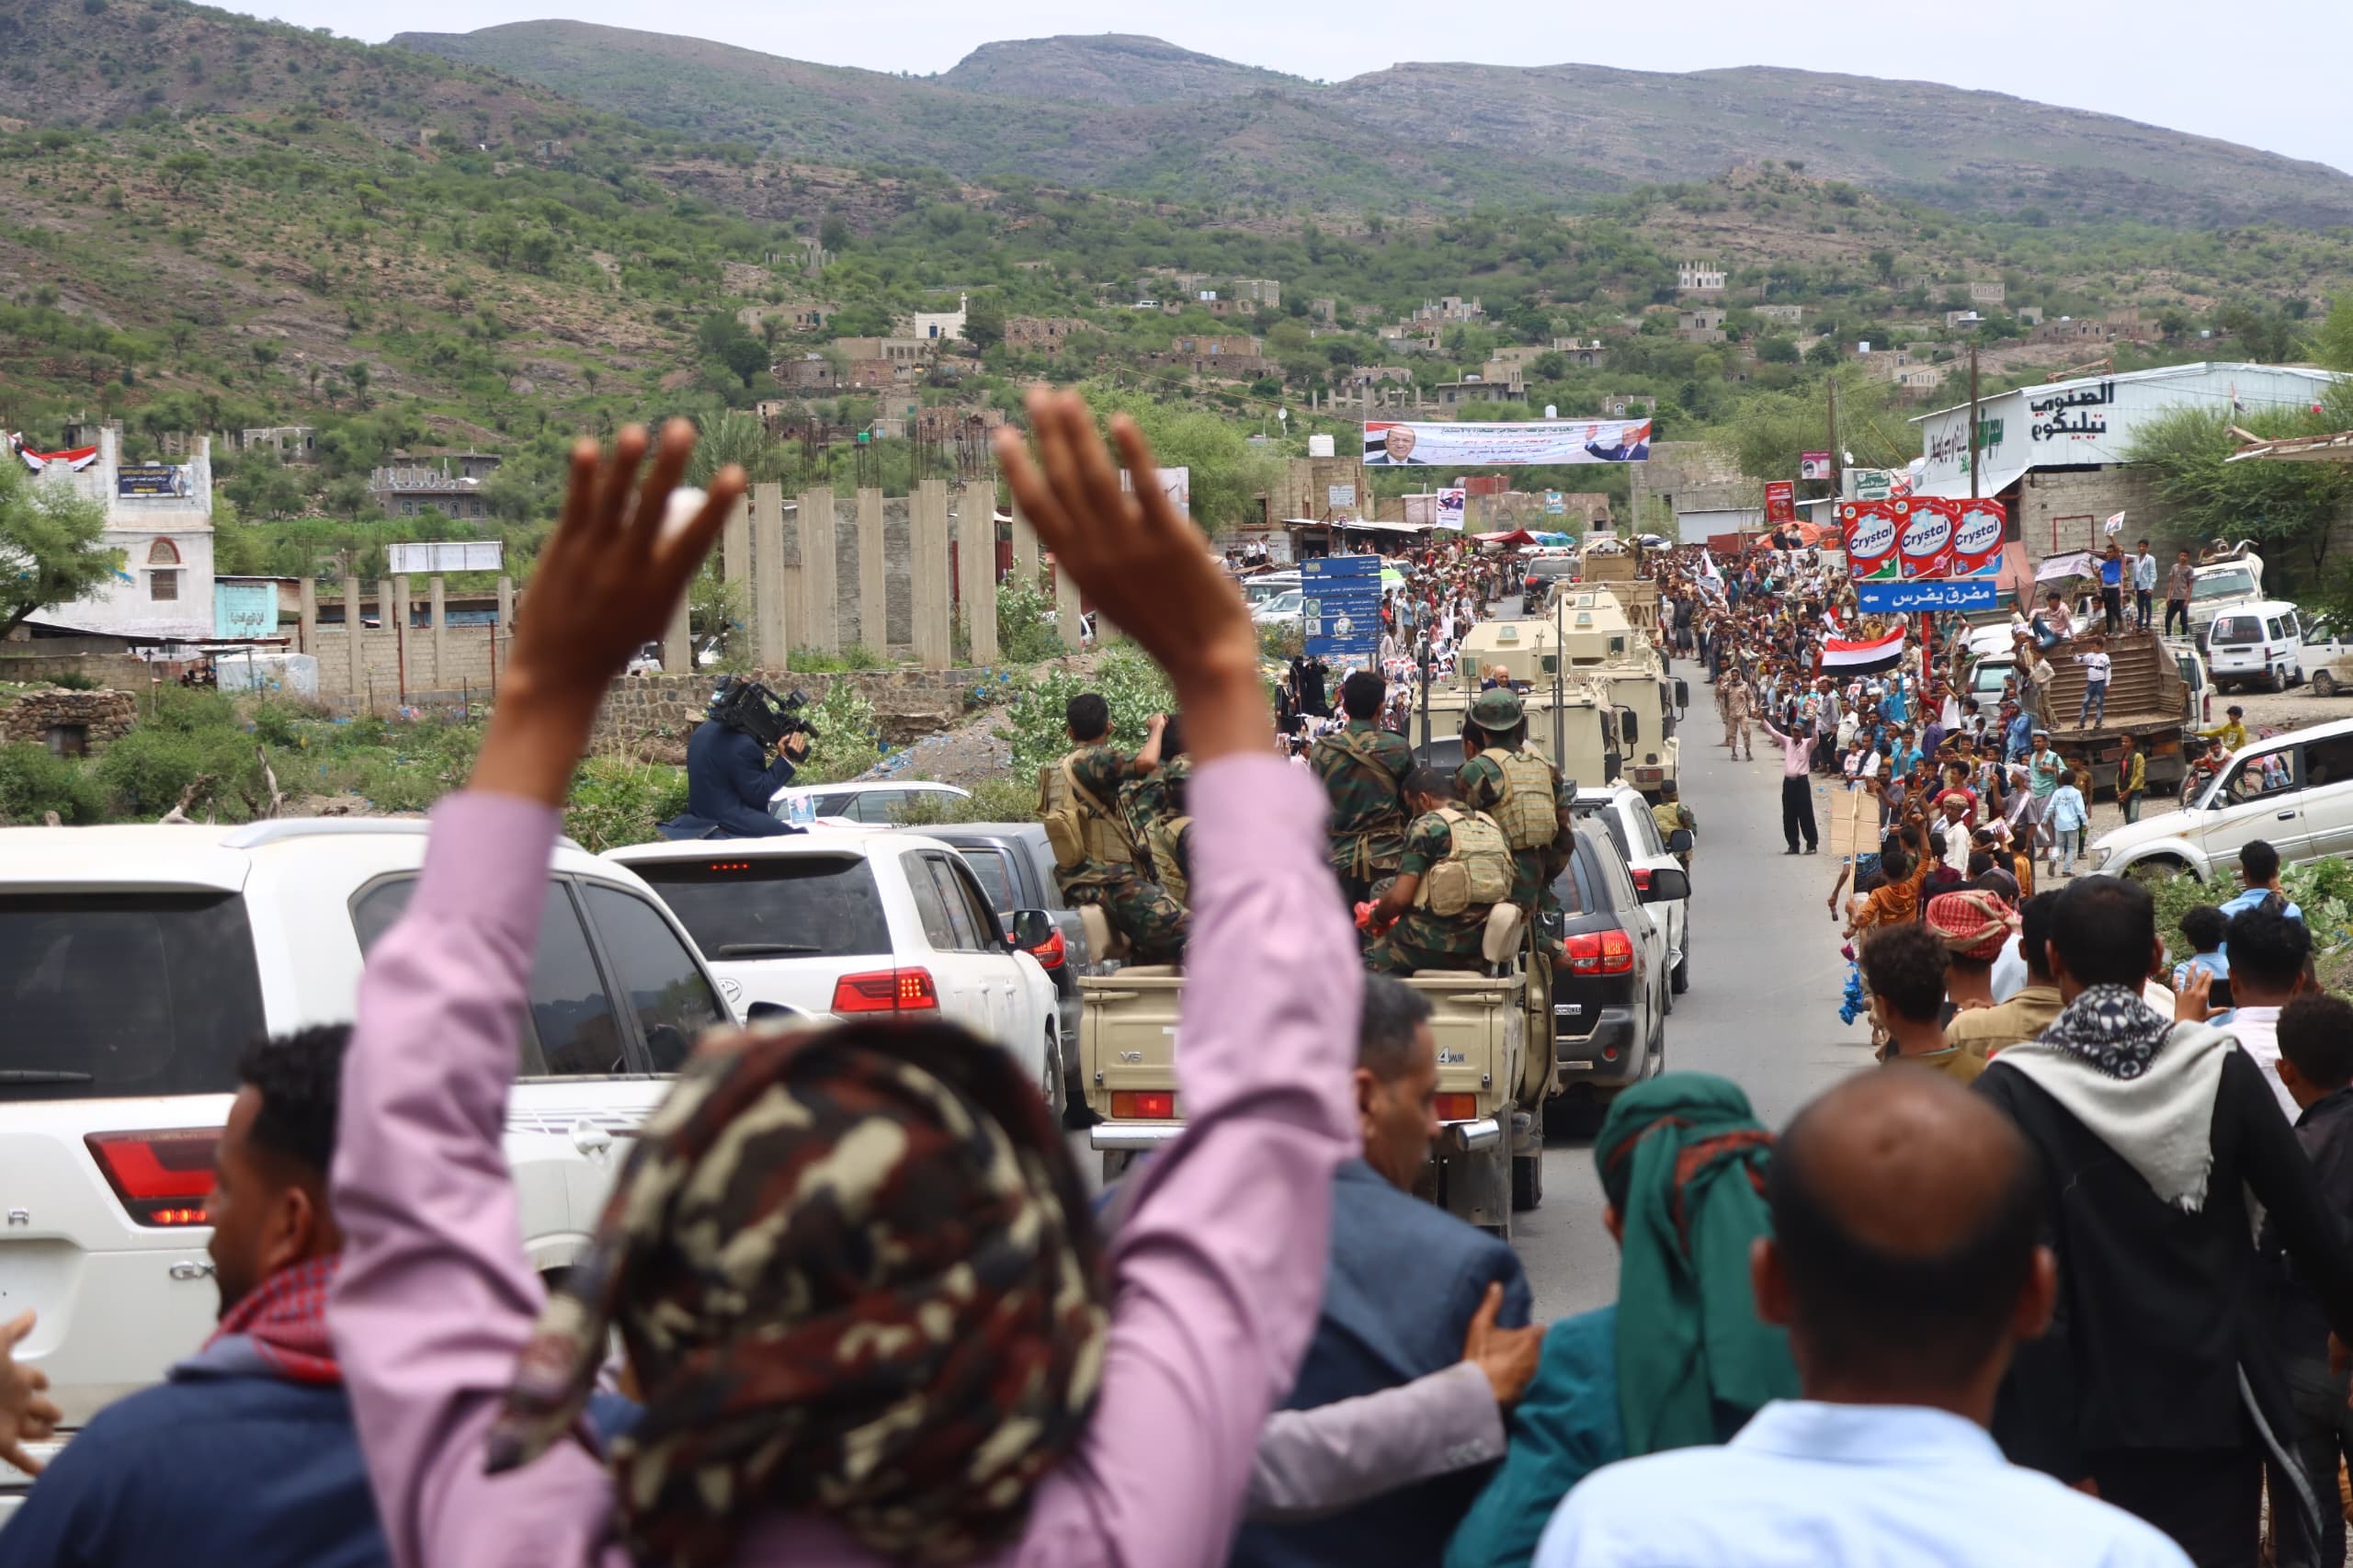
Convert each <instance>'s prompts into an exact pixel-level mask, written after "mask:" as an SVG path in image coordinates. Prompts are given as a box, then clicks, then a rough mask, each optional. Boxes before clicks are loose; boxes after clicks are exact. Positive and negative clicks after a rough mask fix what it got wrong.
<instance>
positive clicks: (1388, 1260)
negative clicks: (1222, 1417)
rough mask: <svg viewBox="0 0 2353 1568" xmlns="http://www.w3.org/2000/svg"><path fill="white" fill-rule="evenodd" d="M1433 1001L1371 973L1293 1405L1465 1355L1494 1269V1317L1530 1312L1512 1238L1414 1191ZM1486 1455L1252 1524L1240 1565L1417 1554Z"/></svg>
mask: <svg viewBox="0 0 2353 1568" xmlns="http://www.w3.org/2000/svg"><path fill="white" fill-rule="evenodd" d="M1429 1017H1430V1005H1429V1003H1428V1001H1427V1000H1426V999H1425V998H1424V997H1423V996H1422V995H1421V994H1419V993H1417V992H1415V990H1414V989H1413V988H1412V987H1410V986H1408V985H1406V984H1404V983H1402V982H1400V981H1396V980H1392V979H1391V978H1390V977H1388V976H1387V975H1379V974H1374V975H1367V976H1366V977H1365V994H1364V1021H1363V1024H1362V1027H1361V1031H1360V1033H1359V1034H1358V1045H1357V1069H1356V1092H1357V1105H1358V1114H1359V1116H1360V1118H1361V1119H1362V1122H1363V1127H1364V1153H1365V1157H1364V1158H1363V1159H1361V1160H1351V1161H1349V1162H1348V1163H1347V1165H1342V1166H1341V1167H1340V1172H1339V1176H1338V1179H1337V1182H1336V1186H1335V1187H1334V1191H1333V1195H1332V1260H1331V1264H1330V1267H1329V1271H1328V1273H1327V1275H1326V1278H1325V1282H1324V1311H1323V1316H1322V1318H1321V1320H1320V1321H1319V1322H1318V1323H1317V1324H1316V1328H1315V1337H1314V1339H1313V1340H1312V1341H1310V1342H1309V1345H1308V1347H1307V1357H1306V1359H1305V1360H1304V1361H1303V1362H1302V1364H1301V1367H1300V1369H1299V1381H1297V1383H1296V1384H1295V1385H1294V1386H1293V1387H1292V1389H1291V1392H1290V1397H1289V1398H1288V1399H1286V1400H1285V1401H1284V1402H1283V1403H1284V1408H1286V1409H1290V1410H1312V1409H1314V1408H1315V1407H1317V1406H1319V1405H1324V1404H1329V1403H1333V1402H1334V1401H1336V1400H1342V1399H1349V1398H1353V1397H1354V1396H1356V1395H1358V1394H1368V1393H1377V1392H1381V1391H1382V1390H1384V1389H1392V1388H1396V1387H1400V1386H1402V1385H1404V1384H1405V1383H1409V1382H1412V1381H1415V1379H1417V1378H1421V1377H1423V1376H1425V1375H1427V1374H1428V1373H1431V1372H1436V1371H1438V1370H1440V1369H1444V1368H1447V1367H1449V1366H1452V1365H1453V1364H1455V1363H1456V1362H1458V1361H1460V1360H1461V1359H1462V1343H1463V1335H1464V1333H1465V1331H1466V1330H1467V1329H1468V1328H1469V1327H1470V1324H1471V1320H1472V1316H1473V1315H1475V1314H1476V1313H1477V1312H1478V1310H1479V1303H1480V1301H1481V1299H1482V1298H1483V1297H1484V1295H1485V1294H1486V1290H1487V1287H1488V1285H1489V1284H1490V1283H1491V1282H1497V1281H1500V1282H1501V1283H1502V1285H1503V1287H1504V1306H1503V1311H1502V1312H1500V1313H1499V1314H1497V1321H1498V1322H1499V1323H1500V1324H1503V1325H1504V1326H1506V1327H1507V1328H1517V1327H1518V1326H1520V1325H1522V1324H1526V1323H1527V1322H1528V1312H1529V1290H1528V1278H1527V1276H1526V1274H1525V1273H1524V1272H1523V1271H1522V1270H1521V1267H1520V1263H1519V1257H1518V1255H1517V1254H1515V1253H1514V1252H1513V1251H1512V1250H1511V1247H1510V1246H1509V1245H1508V1244H1506V1243H1504V1242H1502V1241H1500V1240H1498V1239H1496V1238H1495V1237H1494V1236H1491V1235H1489V1234H1487V1233H1485V1232H1484V1231H1481V1230H1479V1229H1477V1228H1475V1227H1473V1226H1471V1225H1467V1224H1465V1223H1463V1221H1461V1220H1458V1219H1456V1218H1455V1217H1454V1216H1453V1215H1451V1214H1449V1213H1447V1212H1446V1211H1445V1210H1442V1209H1438V1208H1437V1207H1435V1206H1433V1205H1431V1204H1429V1203H1426V1202H1424V1201H1423V1200H1422V1199H1418V1198H1415V1197H1414V1196H1413V1191H1412V1188H1413V1185H1414V1178H1415V1176H1416V1175H1418V1174H1419V1172H1420V1170H1421V1167H1422V1162H1423V1160H1424V1159H1425V1158H1426V1157H1427V1154H1428V1153H1429V1147H1430V1141H1431V1140H1432V1139H1433V1138H1435V1137H1437V1135H1438V1050H1437V1044H1436V1042H1435V1040H1433V1039H1432V1037H1431V1034H1430V1025H1429ZM1493 1470H1494V1466H1492V1465H1484V1464H1483V1465H1478V1466H1476V1467H1473V1468H1468V1469H1462V1470H1458V1471H1453V1472H1452V1473H1450V1474H1446V1475H1441V1476H1438V1477H1437V1478H1435V1479H1433V1480H1430V1481H1426V1482H1423V1483H1419V1484H1418V1485H1414V1486H1407V1487H1402V1488H1400V1489H1398V1490H1396V1491H1393V1492H1389V1493H1386V1494H1382V1495H1381V1496H1379V1497H1375V1498H1373V1499H1372V1500H1371V1501H1370V1502H1366V1503H1362V1504H1359V1505H1358V1506H1356V1507H1353V1508H1349V1509H1347V1510H1346V1511H1345V1512H1342V1513H1338V1514H1335V1515H1333V1516H1331V1517H1328V1518H1324V1519H1321V1520H1318V1521H1317V1522H1315V1523H1313V1524H1303V1525H1285V1526H1269V1525H1251V1526H1247V1527H1245V1528H1244V1529H1243V1531H1242V1533H1241V1536H1240V1538H1239V1539H1238V1540H1236V1541H1235V1543H1234V1551H1233V1564H1234V1565H1235V1568H1309V1565H1311V1564H1313V1565H1318V1568H1321V1565H1324V1564H1331V1563H1347V1564H1348V1565H1349V1568H1381V1565H1383V1564H1392V1563H1393V1564H1397V1565H1398V1568H1405V1565H1407V1564H1413V1565H1415V1568H1422V1565H1427V1564H1428V1563H1433V1562H1438V1560H1439V1558H1441V1557H1442V1556H1444V1555H1445V1552H1446V1542H1447V1538H1448V1537H1449V1536H1450V1535H1451V1534H1452V1533H1453V1531H1454V1527H1455V1525H1456V1524H1457V1523H1459V1522H1460V1521H1461V1518H1462V1516H1463V1515H1464V1513H1466V1512H1467V1511H1468V1510H1469V1508H1470V1506H1471V1503H1472V1499H1474V1498H1475V1497H1477V1496H1478V1494H1479V1489H1480V1487H1481V1486H1483V1485H1484V1484H1485V1483H1486V1480H1487V1477H1488V1475H1489V1474H1490V1473H1491V1472H1492V1471H1493Z"/></svg>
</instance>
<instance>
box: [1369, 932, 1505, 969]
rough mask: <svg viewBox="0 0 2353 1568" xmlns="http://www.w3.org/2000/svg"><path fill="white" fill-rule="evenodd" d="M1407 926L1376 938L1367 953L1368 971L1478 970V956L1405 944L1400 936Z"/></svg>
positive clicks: (1470, 953)
mask: <svg viewBox="0 0 2353 1568" xmlns="http://www.w3.org/2000/svg"><path fill="white" fill-rule="evenodd" d="M1403 927H1404V921H1402V920H1401V921H1399V922H1398V923H1397V924H1396V925H1395V926H1391V927H1390V928H1389V929H1388V930H1387V931H1386V932H1384V933H1382V934H1381V936H1379V937H1374V938H1373V940H1372V943H1371V945H1370V946H1369V947H1367V948H1366V949H1365V950H1364V967H1365V968H1367V969H1369V970H1370V971H1372V972H1373V973H1375V974H1394V975H1408V974H1420V973H1423V972H1424V971H1428V970H1449V969H1450V970H1469V971H1477V970H1478V968H1479V966H1480V962H1481V960H1480V957H1479V955H1478V954H1477V953H1476V952H1469V953H1449V952H1443V951H1441V950H1439V949H1437V948H1426V947H1424V946H1422V945H1421V944H1420V943H1418V942H1410V941H1404V940H1401V939H1400V938H1399V937H1398V932H1399V931H1400V930H1401V929H1402V928H1403Z"/></svg>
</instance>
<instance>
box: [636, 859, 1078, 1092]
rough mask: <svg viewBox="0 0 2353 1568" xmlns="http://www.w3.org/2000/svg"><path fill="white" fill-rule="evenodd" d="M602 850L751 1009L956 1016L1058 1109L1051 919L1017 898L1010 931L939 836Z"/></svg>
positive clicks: (1058, 1019) (1059, 1058)
mask: <svg viewBox="0 0 2353 1568" xmlns="http://www.w3.org/2000/svg"><path fill="white" fill-rule="evenodd" d="M605 858H607V859H608V860H610V861H614V862H617V863H619V864H620V865H624V866H627V867H628V868H629V869H631V870H632V871H634V872H636V873H637V874H638V875H639V876H641V877H642V878H644V879H645V881H646V882H647V883H648V884H649V885H651V886H652V887H653V888H654V891H655V892H658V893H659V894H660V895H661V896H662V898H663V899H664V900H665V902H666V903H668V904H669V906H670V907H671V908H672V909H673V910H675V911H676V912H677V916H678V919H679V920H680V921H681V922H682V923H683V924H684V925H685V926H686V927H687V929H688V931H689V932H691V933H693V935H694V937H695V940H696V941H697V942H699V944H701V946H702V949H703V951H704V952H706V953H707V954H709V955H710V967H711V971H712V972H713V973H715V974H717V975H718V976H719V981H720V984H721V986H722V988H725V989H726V991H727V994H728V996H729V999H730V1000H731V1001H738V1002H740V1004H741V1005H742V1006H744V1007H745V1010H746V1011H747V1012H748V1011H751V1010H754V1009H757V1008H761V1007H765V1006H784V1007H789V1008H792V1009H795V1010H798V1011H801V1012H804V1013H808V1014H812V1015H825V1014H831V1015H833V1016H835V1017H842V1018H850V1017H866V1016H870V1015H874V1014H886V1015H895V1016H900V1017H904V1016H906V1015H909V1014H920V1015H926V1016H929V1017H939V1018H949V1019H953V1020H955V1021H956V1022H958V1023H961V1024H963V1025H964V1026H965V1027H966V1028H970V1029H971V1030H972V1032H973V1033H975V1034H977V1035H979V1036H980V1037H981V1038H982V1039H983V1040H994V1041H995V1042H996V1043H997V1044H998V1045H1001V1046H1003V1047H1004V1048H1005V1049H1006V1050H1007V1051H1011V1052H1012V1053H1013V1054H1014V1057H1015V1058H1016V1060H1017V1061H1018V1062H1020V1063H1021V1065H1022V1069H1023V1071H1024V1072H1026V1073H1027V1074H1029V1081H1030V1082H1031V1083H1033V1084H1036V1085H1038V1086H1039V1091H1040V1093H1041V1094H1043V1095H1044V1096H1046V1099H1047V1100H1048V1102H1049V1103H1050V1104H1051V1105H1052V1106H1053V1107H1054V1108H1055V1110H1056V1112H1057V1113H1059V1112H1060V1111H1061V1109H1062V1108H1063V1104H1064V1074H1063V1046H1062V1014H1061V1010H1060V1008H1059V1007H1058V1006H1056V1004H1055V998H1054V986H1053V983H1052V982H1051V981H1050V980H1048V979H1047V978H1046V972H1045V971H1044V970H1043V969H1042V968H1040V964H1039V960H1038V957H1037V954H1036V952H1035V950H1034V949H1037V948H1044V949H1047V951H1048V952H1049V953H1051V951H1052V950H1053V949H1054V948H1055V947H1056V946H1057V945H1058V944H1059V943H1060V942H1061V940H1062V938H1061V935H1060V933H1059V932H1058V931H1057V930H1056V929H1055V926H1054V921H1053V916H1052V915H1051V913H1049V912H1047V911H1045V910H1018V911H1016V912H1015V914H1014V917H1013V926H1014V929H1013V931H1011V932H1007V931H1006V929H1005V927H1004V926H1000V925H999V924H998V922H997V915H996V908H995V902H994V901H993V900H992V899H991V898H990V897H989V895H988V894H987V893H986V892H983V890H982V886H981V883H980V881H979V880H978V879H977V878H975V877H974V876H973V874H972V868H971V867H970V866H968V865H967V864H966V863H965V861H964V858H963V857H962V856H961V854H959V853H958V852H957V850H956V849H955V848H953V847H952V846H949V845H948V844H945V843H943V842H941V841H940V840H939V839H937V838H933V837H931V836H929V835H926V834H920V833H915V832H913V831H901V832H894V833H875V832H870V831H866V830H863V829H858V828H816V829H813V830H811V831H809V832H807V833H796V834H791V835H786V836H783V837H778V838H733V839H725V840H721V841H718V842H716V843H714V842H712V841H709V840H688V841H684V842H678V843H654V844H632V845H629V846H625V847H622V848H619V849H609V850H607V851H606V852H605ZM1017 943H1018V944H1020V945H1019V946H1017V945H1016V944H1017Z"/></svg>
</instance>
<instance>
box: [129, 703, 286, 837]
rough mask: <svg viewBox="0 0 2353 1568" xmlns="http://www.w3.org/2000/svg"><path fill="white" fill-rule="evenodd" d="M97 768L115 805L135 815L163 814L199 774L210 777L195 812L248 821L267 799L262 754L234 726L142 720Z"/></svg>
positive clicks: (191, 804) (195, 800) (191, 806)
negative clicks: (206, 726)
mask: <svg viewBox="0 0 2353 1568" xmlns="http://www.w3.org/2000/svg"><path fill="white" fill-rule="evenodd" d="M170 689H172V688H170V687H165V690H170ZM205 695H210V694H205ZM182 716H183V717H185V716H186V715H185V714H183V715H182ZM97 775H98V778H100V780H101V781H103V782H104V784H105V786H106V788H107V790H108V793H109V794H110V795H111V796H112V797H113V805H114V809H115V810H116V811H117V812H120V813H121V814H122V815H124V816H127V817H131V818H133V819H144V820H147V821H153V820H154V819H155V818H157V817H160V816H162V815H163V814H164V813H165V812H168V811H170V810H171V809H172V808H173V807H174V806H175V805H176V804H178V802H179V799H180V796H181V794H182V793H183V792H185V791H186V790H188V788H189V786H191V785H192V784H194V783H196V781H197V780H198V779H199V778H210V780H211V782H210V783H209V784H207V785H205V786H204V787H202V788H201V789H199V790H197V791H196V793H195V795H194V796H193V797H192V798H191V799H190V800H189V801H188V815H189V816H191V817H196V816H200V815H202V814H204V813H205V812H212V813H214V814H216V815H218V816H219V817H221V818H222V820H224V821H228V822H244V821H246V820H248V819H249V818H251V817H253V816H255V815H256V814H257V813H258V812H259V811H260V810H261V809H262V807H263V806H264V805H265V804H266V803H267V801H268V791H267V789H265V788H264V787H263V785H262V782H261V757H260V754H259V753H258V751H257V750H256V748H255V745H254V743H253V740H252V738H251V737H250V736H248V735H246V734H245V733H244V732H242V731H240V730H237V729H234V728H221V729H199V728H190V729H177V728H174V727H173V726H172V725H171V724H169V723H158V724H155V725H153V726H149V725H142V726H141V727H139V728H137V729H134V730H132V731H131V733H129V734H127V735H125V736H123V737H122V738H121V739H120V740H119V741H117V742H115V743H114V744H112V745H110V746H108V747H107V749H106V754H105V755H104V756H101V757H99V758H98V761H97Z"/></svg>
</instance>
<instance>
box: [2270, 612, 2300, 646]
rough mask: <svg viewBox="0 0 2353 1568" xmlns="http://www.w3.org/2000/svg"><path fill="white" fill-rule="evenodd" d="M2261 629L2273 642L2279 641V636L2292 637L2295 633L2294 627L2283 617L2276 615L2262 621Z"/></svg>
mask: <svg viewBox="0 0 2353 1568" xmlns="http://www.w3.org/2000/svg"><path fill="white" fill-rule="evenodd" d="M2263 630H2264V631H2265V632H2266V633H2267V634H2268V635H2269V637H2270V639H2271V641H2273V642H2279V640H2280V639H2281V638H2284V637H2293V636H2294V635H2295V634H2296V631H2295V628H2293V627H2291V626H2290V625H2289V624H2288V622H2287V621H2286V619H2283V618H2282V617H2279V616H2276V615H2275V616H2273V617H2272V618H2271V619H2269V620H2267V621H2265V622H2264V623H2263Z"/></svg>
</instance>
